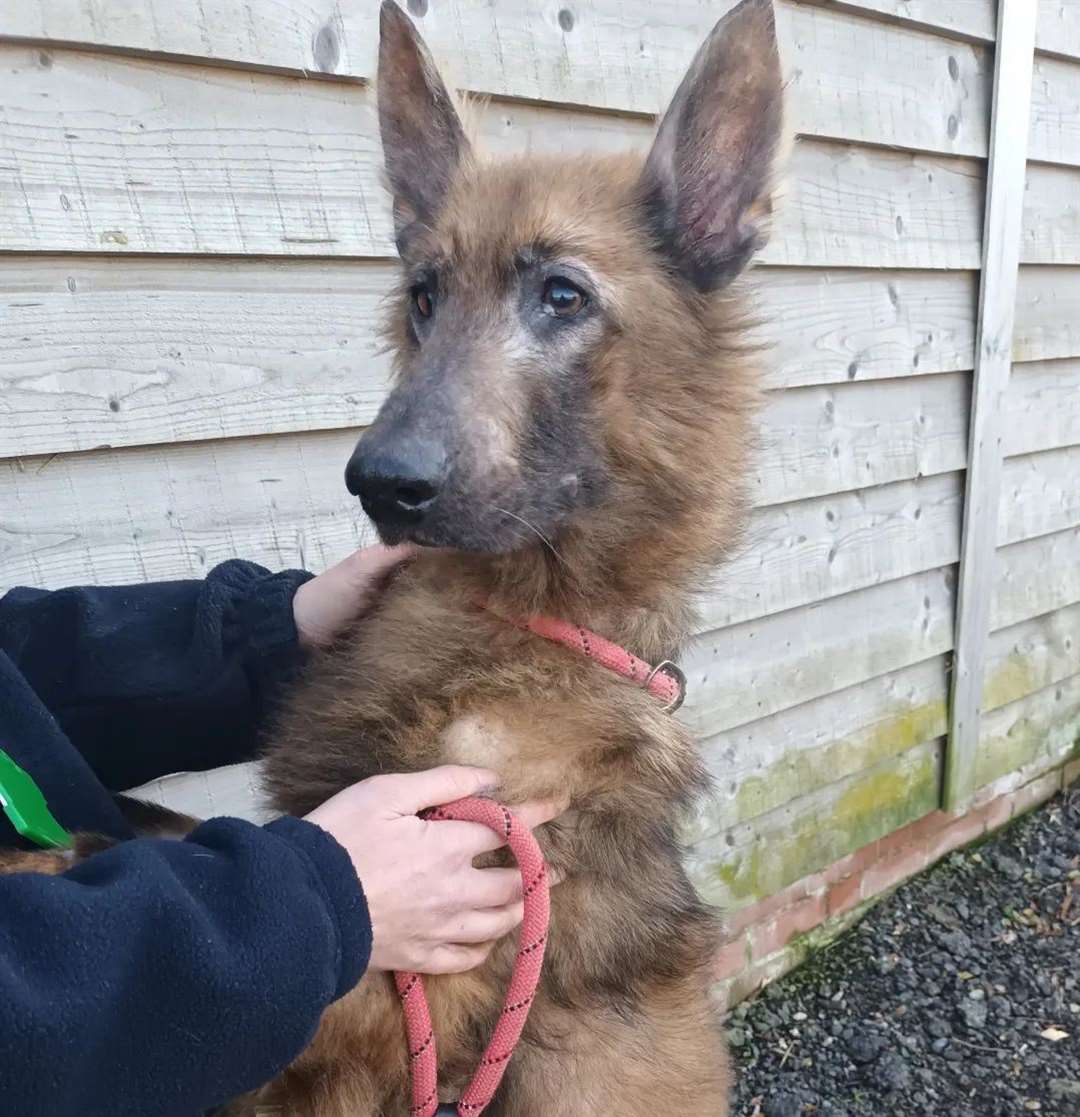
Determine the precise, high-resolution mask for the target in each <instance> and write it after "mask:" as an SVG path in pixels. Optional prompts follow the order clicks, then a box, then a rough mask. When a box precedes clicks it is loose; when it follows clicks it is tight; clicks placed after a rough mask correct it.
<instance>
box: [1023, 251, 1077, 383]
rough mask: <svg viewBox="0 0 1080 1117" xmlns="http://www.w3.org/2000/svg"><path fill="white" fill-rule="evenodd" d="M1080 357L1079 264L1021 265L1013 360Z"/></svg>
mask: <svg viewBox="0 0 1080 1117" xmlns="http://www.w3.org/2000/svg"><path fill="white" fill-rule="evenodd" d="M1059 357H1080V267H1072V268H1069V267H1064V268H1063V267H1053V266H1046V267H1026V268H1021V269H1020V280H1019V284H1018V287H1017V292H1016V324H1015V326H1014V328H1013V360H1014V361H1042V360H1052V359H1054V358H1059Z"/></svg>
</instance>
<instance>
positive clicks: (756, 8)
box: [641, 0, 783, 291]
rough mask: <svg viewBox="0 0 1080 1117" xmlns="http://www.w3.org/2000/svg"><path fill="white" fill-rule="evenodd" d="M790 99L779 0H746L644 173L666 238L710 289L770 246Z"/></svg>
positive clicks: (715, 36)
mask: <svg viewBox="0 0 1080 1117" xmlns="http://www.w3.org/2000/svg"><path fill="white" fill-rule="evenodd" d="M782 102H783V92H782V83H781V79H780V56H779V53H778V50H777V44H776V23H775V18H774V15H773V6H772V0H742V2H741V3H740V4H739V5H738V6H737V7H735V8H734V9H733V10H732V11H730V12H729V13H728V14H727V15H726V16H725V17H724V18H723V19H722V20H720V22H719V23H718V24H717V25H716V27H715V28H714V29H713V32H712V34H711V35H710V36H709V37H708V39H706V41H705V43H704V45H703V46H702V47H701V49H700V50H699V51H698V53H697V56H696V57H695V58H694V61H693V62H692V63H691V65H690V69H689V70H688V71H687V74H686V77H684V78H683V80H682V84H681V85H680V86H679V88H678V91H677V92H676V93H675V96H674V98H673V99H672V102H671V106H670V107H669V108H668V111H667V112H666V113H665V114H664V119H663V120H662V121H661V124H660V129H659V131H658V132H657V134H656V141H655V142H654V144H653V148H652V151H650V152H649V157H648V160H647V162H646V164H645V170H644V172H643V174H642V179H641V194H642V201H643V204H644V207H645V213H646V218H647V221H648V224H649V226H650V228H651V230H652V231H653V233H654V235H655V237H656V240H657V242H658V244H659V245H660V246H661V247H662V248H663V249H664V250H665V251H666V252H667V253H668V255H670V256H671V257H672V259H673V263H674V264H675V266H676V267H677V268H678V270H679V271H680V272H681V273H682V274H683V275H684V276H686V278H687V279H689V280H690V282H691V283H693V284H694V286H695V287H697V288H698V289H699V290H701V291H714V290H716V289H717V288H719V287H722V286H724V284H726V283H728V282H730V281H731V280H732V279H734V278H735V276H736V275H738V273H739V272H740V271H741V270H742V268H743V267H744V266H745V265H746V264H747V263H748V262H749V260H750V258H751V256H753V254H754V253H755V252H756V251H757V250H758V249H759V248H761V246H762V245H763V244H764V243H765V239H766V234H767V222H768V218H769V214H770V211H771V208H772V206H771V190H772V185H773V182H772V176H773V163H774V161H775V159H776V155H777V149H778V147H779V145H780V130H781V115H782V111H781V110H782Z"/></svg>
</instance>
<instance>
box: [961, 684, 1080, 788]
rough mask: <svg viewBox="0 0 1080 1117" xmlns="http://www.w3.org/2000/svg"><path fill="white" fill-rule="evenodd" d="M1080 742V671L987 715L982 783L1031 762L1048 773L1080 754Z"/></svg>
mask: <svg viewBox="0 0 1080 1117" xmlns="http://www.w3.org/2000/svg"><path fill="white" fill-rule="evenodd" d="M1077 741H1080V675H1073V676H1072V677H1071V678H1067V679H1062V680H1061V681H1060V682H1056V683H1053V684H1051V685H1050V686H1048V687H1045V688H1044V689H1042V690H1038V691H1036V692H1035V693H1034V694H1028V695H1025V696H1024V697H1023V698H1020V699H1018V700H1017V701H1015V702H1010V703H1009V704H1008V705H1005V706H1001V707H999V708H998V709H996V710H992V711H991V712H990V713H988V714H986V715H985V717H984V719H983V725H982V731H981V733H980V736H979V748H978V751H977V752H976V754H975V783H976V786H978V787H982V786H985V785H986V784H990V783H993V782H994V781H995V780H999V779H1001V778H1003V777H1005V776H1008V775H1009V774H1010V773H1015V772H1018V771H1023V770H1025V769H1028V768H1030V767H1032V766H1035V767H1038V768H1040V769H1042V770H1043V771H1049V770H1050V769H1051V768H1056V767H1057V766H1058V765H1060V764H1063V763H1064V762H1065V761H1066V760H1068V759H1069V757H1070V756H1071V755H1073V754H1074V753H1075V750H1076V743H1077Z"/></svg>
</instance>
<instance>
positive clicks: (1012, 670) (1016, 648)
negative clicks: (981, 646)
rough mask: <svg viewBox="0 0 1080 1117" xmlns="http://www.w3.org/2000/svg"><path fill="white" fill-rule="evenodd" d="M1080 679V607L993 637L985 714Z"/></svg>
mask: <svg viewBox="0 0 1080 1117" xmlns="http://www.w3.org/2000/svg"><path fill="white" fill-rule="evenodd" d="M1077 673H1080V604H1075V605H1067V606H1065V608H1063V609H1056V610H1055V611H1054V612H1052V613H1045V614H1043V615H1042V616H1038V617H1032V618H1031V619H1030V620H1026V621H1021V622H1020V623H1019V624H1016V625H1012V626H1011V627H1010V628H1001V629H998V631H997V632H994V633H992V634H991V636H990V639H989V641H988V643H987V655H986V680H985V687H984V693H983V698H982V705H983V709H985V710H996V709H998V708H999V707H1001V706H1004V705H1006V704H1007V703H1009V702H1015V701H1016V700H1017V699H1019V698H1024V697H1025V696H1026V695H1029V694H1032V693H1034V692H1035V691H1037V690H1041V689H1042V688H1043V687H1048V686H1053V685H1054V684H1055V683H1058V682H1061V681H1062V680H1063V679H1067V678H1069V677H1070V676H1072V675H1075V674H1077Z"/></svg>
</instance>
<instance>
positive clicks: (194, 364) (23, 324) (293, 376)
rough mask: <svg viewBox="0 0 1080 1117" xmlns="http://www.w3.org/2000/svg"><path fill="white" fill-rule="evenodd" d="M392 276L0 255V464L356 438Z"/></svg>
mask: <svg viewBox="0 0 1080 1117" xmlns="http://www.w3.org/2000/svg"><path fill="white" fill-rule="evenodd" d="M395 279H396V273H395V271H394V270H393V268H392V265H390V264H389V263H388V262H387V263H381V262H355V261H341V260H319V261H309V260H283V261H277V262H274V261H261V260H252V261H217V260H201V259H195V260H188V259H182V258H181V259H168V258H163V259H156V260H155V259H152V258H122V259H113V260H109V259H102V258H99V257H77V256H76V257H59V258H54V257H35V256H2V255H0V457H7V456H14V455H26V454H49V453H59V452H65V451H69V450H90V449H94V448H96V447H101V446H131V445H146V444H156V443H171V442H181V441H190V440H193V439H212V438H218V437H235V436H238V435H249V434H268V433H272V432H278V431H292V430H305V429H317V428H332V427H350V426H358V425H360V424H362V423H367V422H369V421H370V420H371V419H372V417H373V416H374V414H375V412H376V410H377V409H378V407H379V404H380V403H381V402H382V399H383V396H384V394H385V391H386V387H387V382H388V378H389V372H390V370H389V363H388V360H387V358H386V357H385V355H384V354H382V353H380V352H379V350H378V345H377V341H376V337H375V330H376V326H377V321H378V318H379V316H380V314H381V313H382V300H383V297H384V295H385V293H386V291H387V289H388V288H389V286H390V285H391V284H392V283H394V282H395Z"/></svg>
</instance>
